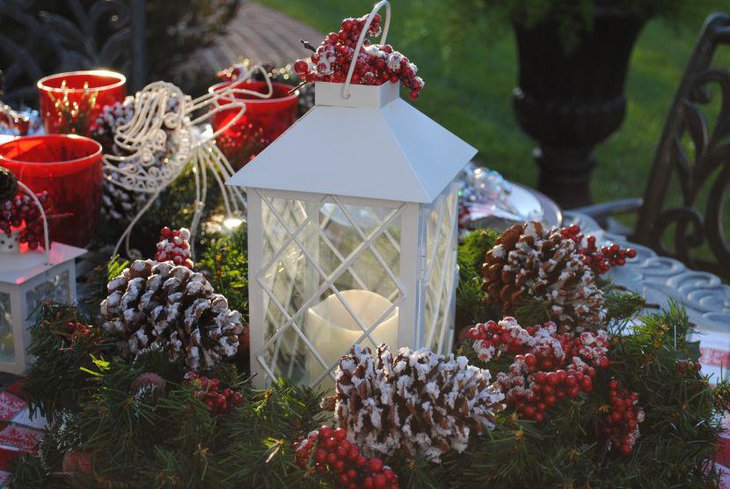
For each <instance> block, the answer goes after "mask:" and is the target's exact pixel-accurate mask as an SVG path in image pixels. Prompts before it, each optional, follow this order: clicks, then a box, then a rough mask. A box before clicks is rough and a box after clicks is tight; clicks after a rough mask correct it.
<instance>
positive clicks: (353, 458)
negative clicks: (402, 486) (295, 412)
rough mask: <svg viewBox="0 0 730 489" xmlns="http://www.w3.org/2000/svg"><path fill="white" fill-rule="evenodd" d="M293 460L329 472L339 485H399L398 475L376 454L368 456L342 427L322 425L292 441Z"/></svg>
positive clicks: (361, 488) (368, 488) (352, 488)
mask: <svg viewBox="0 0 730 489" xmlns="http://www.w3.org/2000/svg"><path fill="white" fill-rule="evenodd" d="M292 448H294V450H295V454H294V460H295V462H296V464H297V465H298V466H299V467H301V468H307V467H314V471H315V472H317V473H320V474H328V475H329V476H330V477H331V478H332V481H333V483H334V484H335V486H334V487H337V488H342V489H374V488H377V489H384V488H388V489H398V476H397V475H395V473H394V472H393V471H392V470H391V469H390V467H386V466H385V465H383V461H382V460H380V459H379V458H371V459H367V458H365V457H364V456H363V455H362V454H361V453H360V448H359V447H358V446H357V445H355V444H353V443H351V442H350V441H349V440H348V439H347V431H345V429H344V428H337V429H332V428H331V427H329V426H322V427H321V428H320V429H318V430H315V431H312V432H311V433H309V435H307V437H306V438H300V439H299V440H297V441H295V442H294V443H293V444H292Z"/></svg>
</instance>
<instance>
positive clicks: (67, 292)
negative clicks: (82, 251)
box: [25, 270, 72, 321]
mask: <svg viewBox="0 0 730 489" xmlns="http://www.w3.org/2000/svg"><path fill="white" fill-rule="evenodd" d="M71 300H72V298H71V282H70V280H69V271H68V270H64V271H62V272H60V273H57V274H54V275H51V276H50V277H49V278H48V280H46V281H44V282H41V283H40V284H38V285H36V286H35V287H33V288H32V289H30V290H29V291H27V292H26V293H25V304H26V307H27V316H28V317H32V315H33V314H34V313H35V312H36V311H37V310H38V308H39V307H40V305H41V304H42V303H43V302H44V301H53V302H60V303H64V304H68V303H70V302H71ZM29 320H30V321H32V319H29Z"/></svg>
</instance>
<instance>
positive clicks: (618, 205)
mask: <svg viewBox="0 0 730 489" xmlns="http://www.w3.org/2000/svg"><path fill="white" fill-rule="evenodd" d="M719 48H728V49H727V51H728V52H730V15H726V14H720V13H717V14H713V15H711V16H710V17H708V18H707V20H706V21H705V23H704V25H703V27H702V31H701V33H700V36H699V39H698V40H697V44H696V45H695V48H694V51H693V53H692V56H691V58H690V60H689V63H688V64H687V67H686V69H685V72H684V75H683V77H682V82H681V84H680V86H679V90H678V91H677V94H676V96H675V99H674V102H673V104H672V107H671V110H670V112H669V115H668V117H667V120H666V123H665V126H664V132H663V134H662V137H661V140H660V142H659V146H658V148H657V152H656V155H655V157H654V163H653V165H652V170H651V175H650V177H649V181H648V183H647V186H646V190H645V192H644V197H643V199H625V200H621V201H616V202H609V203H604V204H596V205H593V206H589V207H584V208H582V209H576V211H577V212H582V213H584V214H588V215H589V216H591V217H593V218H595V219H597V220H599V221H600V222H606V218H607V217H608V216H612V215H617V214H626V213H631V212H637V211H638V221H637V225H636V228H635V229H634V230H633V232H632V233H631V234H630V238H631V239H632V240H633V241H635V242H637V243H640V244H644V245H646V246H649V247H651V248H653V249H655V250H656V251H657V253H659V254H662V255H666V256H671V257H673V258H676V259H678V260H680V261H682V262H684V263H685V264H687V265H688V266H690V267H692V268H697V269H703V270H707V271H709V272H712V273H715V274H717V275H720V276H722V277H723V278H725V279H726V280H730V246H729V245H728V238H727V236H728V232H730V229H729V230H728V232H725V222H724V219H723V208H724V207H725V200H726V199H727V201H728V206H727V207H726V210H727V209H728V208H730V192H728V190H729V187H730V72H729V71H728V69H727V67H725V68H723V67H720V66H716V65H714V64H713V62H714V63H717V59H716V58H717V56H716V55H717V52H718V50H719ZM712 89H715V90H717V91H719V97H713V93H712ZM728 217H729V216H725V221H727V222H730V220H728ZM698 252H699V253H698ZM709 257H712V258H709Z"/></svg>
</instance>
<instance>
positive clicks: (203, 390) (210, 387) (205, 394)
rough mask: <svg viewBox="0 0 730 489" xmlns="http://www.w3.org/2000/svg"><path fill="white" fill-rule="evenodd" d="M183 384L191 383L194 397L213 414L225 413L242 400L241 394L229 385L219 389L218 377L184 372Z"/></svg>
mask: <svg viewBox="0 0 730 489" xmlns="http://www.w3.org/2000/svg"><path fill="white" fill-rule="evenodd" d="M183 385H186V386H188V385H192V386H193V387H194V389H195V393H194V395H195V397H196V398H198V399H200V400H201V401H203V402H204V403H205V405H206V406H208V408H209V409H210V410H211V412H212V413H213V414H226V413H229V412H230V411H231V409H233V408H234V407H236V406H238V405H240V404H241V403H242V402H243V396H242V395H241V393H240V392H236V391H234V390H233V389H231V388H230V387H224V388H223V389H221V381H220V380H219V379H209V378H208V377H205V376H200V375H198V374H196V373H195V372H188V373H187V374H185V381H184V382H183Z"/></svg>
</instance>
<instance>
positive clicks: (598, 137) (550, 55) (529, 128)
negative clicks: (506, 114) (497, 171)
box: [512, 1, 647, 208]
mask: <svg viewBox="0 0 730 489" xmlns="http://www.w3.org/2000/svg"><path fill="white" fill-rule="evenodd" d="M606 3H607V2H601V1H597V2H596V9H595V18H594V21H593V27H592V29H590V30H589V31H587V32H585V33H584V34H583V35H582V36H581V37H580V38H579V40H578V43H577V44H576V45H575V46H574V49H572V50H566V49H565V48H564V44H563V42H562V36H561V34H560V30H559V25H558V23H557V22H553V21H552V20H550V19H546V20H544V21H542V22H540V23H538V24H536V25H533V26H530V27H526V26H524V25H521V24H518V23H516V24H514V30H515V35H516V40H517V51H518V56H519V74H518V86H517V88H515V89H514V92H513V96H512V101H513V109H514V112H515V115H516V118H517V122H518V123H519V125H520V127H521V128H522V130H523V131H524V132H525V133H527V135H529V136H530V137H531V138H532V139H534V140H535V141H536V142H537V143H538V147H537V148H536V149H535V151H534V157H535V160H536V162H537V165H538V166H539V169H540V176H539V185H538V186H539V189H540V190H541V191H543V192H544V193H546V194H547V195H549V196H550V197H552V198H553V199H555V200H556V201H557V202H558V203H559V204H560V205H561V206H562V207H564V208H574V207H579V206H582V205H587V204H590V203H591V194H590V181H591V175H592V173H593V169H594V168H595V166H596V159H595V156H594V155H593V150H594V148H595V147H596V145H597V144H599V143H600V142H602V141H604V140H605V139H606V138H608V136H610V135H611V134H612V133H613V132H615V131H616V130H617V129H618V128H619V127H620V126H621V122H622V121H623V119H624V114H625V112H626V98H625V97H624V94H623V91H624V82H625V80H626V72H627V69H628V64H629V59H630V57H631V51H632V49H633V46H634V43H635V42H636V39H637V37H638V35H639V33H640V31H641V29H642V27H643V26H644V24H645V22H646V20H647V17H646V16H642V15H639V14H636V13H633V12H628V11H626V10H623V9H621V8H617V7H611V6H610V5H606Z"/></svg>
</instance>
